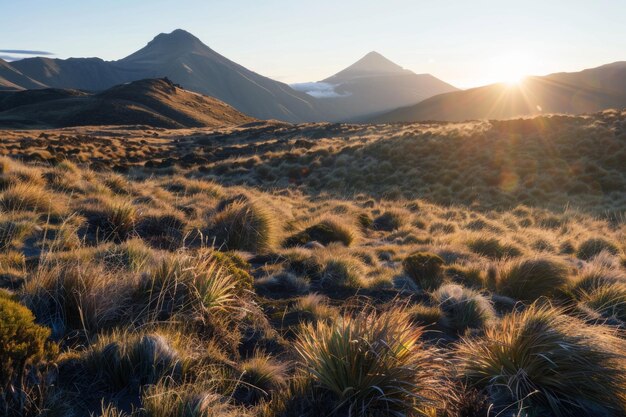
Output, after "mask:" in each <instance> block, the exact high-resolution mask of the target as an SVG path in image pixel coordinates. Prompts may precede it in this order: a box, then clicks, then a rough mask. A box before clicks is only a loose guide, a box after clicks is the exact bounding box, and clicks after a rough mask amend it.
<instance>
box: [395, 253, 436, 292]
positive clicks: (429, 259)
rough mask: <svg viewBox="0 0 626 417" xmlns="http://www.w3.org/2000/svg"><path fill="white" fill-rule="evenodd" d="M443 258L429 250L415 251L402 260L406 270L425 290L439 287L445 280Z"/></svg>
mask: <svg viewBox="0 0 626 417" xmlns="http://www.w3.org/2000/svg"><path fill="white" fill-rule="evenodd" d="M443 264H444V261H443V259H441V257H440V256H439V255H436V254H434V253H429V252H415V253H413V254H411V255H409V256H407V257H406V258H404V261H402V267H403V268H404V272H405V273H406V274H407V275H408V276H409V277H410V278H411V279H412V280H413V281H415V283H416V284H417V285H419V286H420V288H422V289H423V290H425V291H432V290H435V289H437V287H439V286H440V285H441V283H442V282H443V278H442V265H443Z"/></svg>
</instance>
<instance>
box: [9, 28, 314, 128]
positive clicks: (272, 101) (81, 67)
mask: <svg viewBox="0 0 626 417" xmlns="http://www.w3.org/2000/svg"><path fill="white" fill-rule="evenodd" d="M9 66H10V67H11V68H13V69H15V70H16V71H18V72H20V73H21V74H24V75H25V76H27V77H30V78H32V79H33V80H37V82H39V83H40V84H41V86H39V87H45V86H47V87H54V88H72V89H81V90H89V91H101V90H104V89H106V88H110V87H112V86H114V85H117V84H121V83H125V82H129V81H135V80H140V79H145V78H160V77H167V78H169V79H171V80H172V81H174V82H176V83H178V84H181V85H182V86H184V87H185V88H186V89H188V90H190V91H195V92H197V93H201V94H205V95H210V96H212V97H215V98H217V99H219V100H222V101H224V102H226V103H228V104H230V105H232V106H234V107H235V108H237V109H238V110H240V111H242V112H244V113H247V114H250V115H252V116H254V117H258V118H263V119H280V120H284V121H289V122H300V121H318V120H324V119H325V116H324V114H323V112H322V110H321V109H320V108H318V105H317V103H316V100H315V99H314V98H312V97H311V96H309V95H307V94H304V93H301V92H298V91H295V90H293V89H292V88H291V87H289V86H288V85H287V84H284V83H281V82H278V81H274V80H271V79H269V78H267V77H264V76H262V75H259V74H257V73H255V72H253V71H250V70H248V69H247V68H244V67H243V66H241V65H239V64H236V63H235V62H233V61H230V60H229V59H227V58H225V57H223V56H222V55H220V54H218V53H217V52H215V51H213V50H212V49H210V48H209V47H208V46H206V45H205V44H203V43H202V42H201V41H200V40H199V39H198V38H196V37H195V36H193V35H192V34H190V33H188V32H185V31H184V30H181V29H178V30H175V31H173V32H172V33H169V34H165V33H161V34H160V35H158V36H156V37H155V38H154V39H153V40H152V41H150V42H149V43H148V44H147V45H146V46H145V47H144V48H142V49H140V50H139V51H137V52H135V53H133V54H131V55H129V56H127V57H126V58H123V59H121V60H119V61H110V62H109V61H103V60H101V59H99V58H70V59H65V60H63V59H51V58H39V57H37V58H27V59H22V60H19V61H15V62H12V63H10V65H9ZM1 75H2V74H1V73H0V76H1ZM15 84H16V86H17V87H22V88H38V87H37V86H32V85H29V86H24V85H21V84H20V83H15ZM7 85H8V83H7ZM16 86H12V85H9V86H8V88H12V89H15V87H16Z"/></svg>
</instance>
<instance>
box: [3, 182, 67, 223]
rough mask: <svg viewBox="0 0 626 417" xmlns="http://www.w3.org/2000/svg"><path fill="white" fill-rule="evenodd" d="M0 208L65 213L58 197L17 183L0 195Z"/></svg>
mask: <svg viewBox="0 0 626 417" xmlns="http://www.w3.org/2000/svg"><path fill="white" fill-rule="evenodd" d="M0 208H2V209H3V210H6V211H34V212H36V213H42V214H49V215H61V214H63V213H65V212H66V211H67V207H66V205H65V204H64V203H63V201H62V200H59V198H58V196H55V195H53V194H52V193H50V192H49V191H47V190H46V189H45V188H43V187H41V186H40V185H37V184H32V183H17V184H15V185H12V186H11V187H9V188H7V189H6V190H5V191H4V192H3V193H2V195H0Z"/></svg>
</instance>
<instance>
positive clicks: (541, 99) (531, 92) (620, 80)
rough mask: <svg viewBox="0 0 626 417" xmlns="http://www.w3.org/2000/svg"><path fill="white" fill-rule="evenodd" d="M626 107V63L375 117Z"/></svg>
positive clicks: (498, 115) (452, 117) (493, 115)
mask: <svg viewBox="0 0 626 417" xmlns="http://www.w3.org/2000/svg"><path fill="white" fill-rule="evenodd" d="M624 107H626V62H623V61H622V62H615V63H612V64H608V65H603V66H601V67H597V68H592V69H587V70H584V71H580V72H571V73H556V74H550V75H546V76H543V77H527V78H526V79H524V80H523V81H521V82H520V83H519V84H504V83H501V84H492V85H487V86H484V87H477V88H471V89H469V90H463V91H457V92H452V93H447V94H440V95H437V96H434V97H431V98H429V99H426V100H424V101H421V102H419V103H417V104H414V105H412V106H408V107H404V108H400V109H397V110H393V111H391V112H388V113H385V114H381V115H378V116H375V117H373V118H370V119H369V120H368V121H369V122H372V123H389V122H416V121H424V120H443V121H463V120H469V119H508V118H512V117H518V116H531V115H537V114H542V113H571V114H580V113H592V112H597V111H600V110H604V109H607V108H624Z"/></svg>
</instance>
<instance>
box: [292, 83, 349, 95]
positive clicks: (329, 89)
mask: <svg viewBox="0 0 626 417" xmlns="http://www.w3.org/2000/svg"><path fill="white" fill-rule="evenodd" d="M335 87H336V85H334V84H329V83H322V82H318V83H297V84H291V88H293V89H294V90H297V91H302V92H304V93H307V94H308V95H310V96H312V97H315V98H333V97H347V96H349V95H350V93H344V94H342V93H338V92H337V91H335Z"/></svg>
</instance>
